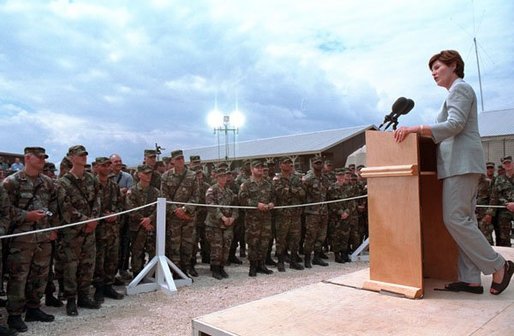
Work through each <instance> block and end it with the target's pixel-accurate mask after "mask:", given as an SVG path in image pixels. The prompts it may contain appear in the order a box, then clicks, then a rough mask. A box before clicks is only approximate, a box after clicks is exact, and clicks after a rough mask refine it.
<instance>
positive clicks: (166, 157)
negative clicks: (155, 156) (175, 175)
mask: <svg viewBox="0 0 514 336" xmlns="http://www.w3.org/2000/svg"><path fill="white" fill-rule="evenodd" d="M170 160H171V158H170V157H169V156H163V157H162V162H164V163H165V164H168V163H170Z"/></svg>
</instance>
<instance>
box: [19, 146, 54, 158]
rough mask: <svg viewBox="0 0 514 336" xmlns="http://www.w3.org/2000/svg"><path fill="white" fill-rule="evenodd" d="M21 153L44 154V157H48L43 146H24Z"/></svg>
mask: <svg viewBox="0 0 514 336" xmlns="http://www.w3.org/2000/svg"><path fill="white" fill-rule="evenodd" d="M23 153H24V154H32V155H35V156H44V157H45V159H48V155H46V153H45V149H44V148H43V147H25V149H24V150H23Z"/></svg>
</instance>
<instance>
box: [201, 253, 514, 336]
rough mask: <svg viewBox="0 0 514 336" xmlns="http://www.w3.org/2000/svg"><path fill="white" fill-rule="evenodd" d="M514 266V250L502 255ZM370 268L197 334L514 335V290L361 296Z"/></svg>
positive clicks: (204, 324)
mask: <svg viewBox="0 0 514 336" xmlns="http://www.w3.org/2000/svg"><path fill="white" fill-rule="evenodd" d="M496 249H497V250H498V251H499V252H500V253H501V254H502V255H503V256H504V257H506V258H507V259H510V260H514V249H513V248H496ZM368 279H369V269H366V270H362V271H359V272H355V273H352V274H348V275H345V276H341V277H337V278H333V279H328V280H326V281H323V282H320V283H316V284H312V285H309V286H305V287H301V288H297V289H294V290H291V291H287V292H284V293H282V294H278V295H274V296H270V297H267V298H264V299H260V300H257V301H253V302H249V303H246V304H243V305H239V306H235V307H232V308H229V309H225V310H222V311H218V312H215V313H211V314H208V315H204V316H201V317H198V318H195V319H193V321H192V323H193V335H194V336H200V335H211V336H218V335H245V336H250V335H252V336H267V335H280V336H285V335H295V336H300V335H305V336H307V335H308V336H313V335H323V336H326V335H416V336H421V335H430V336H432V335H473V336H480V335H484V336H485V335H488V336H491V335H514V323H513V320H514V284H511V285H510V287H509V288H508V289H507V290H506V291H505V292H504V293H503V294H502V295H500V296H494V295H491V294H489V286H490V283H491V276H483V277H482V284H483V285H484V290H485V291H486V292H485V293H484V294H482V295H476V294H468V293H452V292H445V291H435V290H434V288H443V287H444V282H442V281H437V280H432V279H425V296H424V297H423V299H420V300H411V299H406V298H403V297H398V296H395V295H389V294H386V293H377V292H371V291H367V290H363V289H361V287H362V284H363V282H364V281H365V280H368Z"/></svg>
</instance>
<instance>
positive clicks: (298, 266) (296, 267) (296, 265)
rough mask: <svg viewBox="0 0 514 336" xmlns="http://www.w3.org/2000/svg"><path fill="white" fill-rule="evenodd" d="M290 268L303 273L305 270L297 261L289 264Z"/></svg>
mask: <svg viewBox="0 0 514 336" xmlns="http://www.w3.org/2000/svg"><path fill="white" fill-rule="evenodd" d="M289 268H292V269H294V270H298V271H302V270H303V269H304V268H303V266H302V265H301V264H299V263H297V262H296V260H294V258H293V259H291V262H290V263H289Z"/></svg>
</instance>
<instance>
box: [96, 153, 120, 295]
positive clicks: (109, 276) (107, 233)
mask: <svg viewBox="0 0 514 336" xmlns="http://www.w3.org/2000/svg"><path fill="white" fill-rule="evenodd" d="M95 162H96V172H97V175H96V177H97V179H98V182H99V186H100V191H101V192H100V195H101V199H100V204H101V215H100V216H101V217H103V216H107V215H111V214H114V213H117V212H120V211H123V203H122V196H121V192H120V188H119V187H118V185H117V184H116V182H114V181H112V180H111V179H110V178H109V175H110V174H111V160H110V159H109V158H108V157H98V158H96V159H95ZM98 224H99V225H98V226H97V227H96V231H95V238H96V263H95V273H94V276H93V285H94V286H95V288H96V291H95V296H94V298H95V301H97V302H100V303H101V302H104V296H107V297H109V298H111V299H115V300H121V299H122V298H123V295H122V294H120V293H118V292H117V291H116V290H115V289H114V288H113V287H112V286H113V284H114V277H115V276H116V272H117V270H118V252H119V245H120V239H119V236H120V228H119V222H118V217H117V216H116V217H109V218H106V219H102V220H101V221H100V222H99V223H98Z"/></svg>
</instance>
